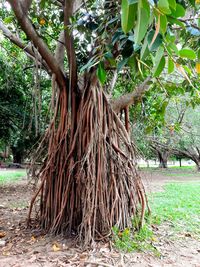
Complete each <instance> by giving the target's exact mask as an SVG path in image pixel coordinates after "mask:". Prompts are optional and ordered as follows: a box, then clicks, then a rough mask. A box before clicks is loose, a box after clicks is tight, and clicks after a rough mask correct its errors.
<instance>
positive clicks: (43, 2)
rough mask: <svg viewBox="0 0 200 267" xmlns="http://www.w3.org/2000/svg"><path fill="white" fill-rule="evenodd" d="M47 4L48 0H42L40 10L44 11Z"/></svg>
mask: <svg viewBox="0 0 200 267" xmlns="http://www.w3.org/2000/svg"><path fill="white" fill-rule="evenodd" d="M45 4H46V0H41V1H40V8H41V9H44V8H45Z"/></svg>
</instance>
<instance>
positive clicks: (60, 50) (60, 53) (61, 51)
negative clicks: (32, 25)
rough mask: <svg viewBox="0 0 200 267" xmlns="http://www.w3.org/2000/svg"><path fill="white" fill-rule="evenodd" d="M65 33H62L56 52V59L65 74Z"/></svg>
mask: <svg viewBox="0 0 200 267" xmlns="http://www.w3.org/2000/svg"><path fill="white" fill-rule="evenodd" d="M64 43H65V33H64V31H62V32H61V33H60V36H59V39H58V43H57V47H56V52H55V58H56V60H57V62H58V65H59V66H60V68H61V70H62V71H63V72H64V56H65V46H64Z"/></svg>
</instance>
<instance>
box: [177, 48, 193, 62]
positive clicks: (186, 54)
mask: <svg viewBox="0 0 200 267" xmlns="http://www.w3.org/2000/svg"><path fill="white" fill-rule="evenodd" d="M179 56H180V57H183V58H188V59H192V60H193V59H196V54H195V52H194V51H193V50H192V49H187V48H184V49H181V50H180V51H179Z"/></svg>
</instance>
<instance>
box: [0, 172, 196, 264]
mask: <svg viewBox="0 0 200 267" xmlns="http://www.w3.org/2000/svg"><path fill="white" fill-rule="evenodd" d="M143 177H144V182H145V185H146V187H147V189H148V190H149V191H157V190H162V186H163V185H164V184H165V183H167V182H174V181H179V182H180V181H185V182H186V181H198V180H199V179H200V176H199V175H198V174H197V175H196V176H195V175H194V176H182V177H181V176H178V177H177V176H167V175H166V174H165V173H162V172H143ZM32 194H33V192H32V189H31V187H30V186H27V180H26V179H24V180H21V181H19V182H15V183H13V184H12V185H11V184H6V185H0V199H1V202H0V267H11V266H12V267H24V266H26V267H41V266H42V267H53V266H55V267H59V266H61V267H62V266H72V267H73V266H80V267H81V266H88V267H89V266H90V267H96V266H107V267H111V266H118V267H120V266H121V267H125V266H128V267H131V266H136V267H137V266H138V267H139V266H144V267H153V266H155V267H156V266H157V267H158V266H159V267H161V266H163V267H165V266H166V267H167V266H174V267H178V266H184V267H186V266H194V267H200V241H199V240H196V239H195V238H194V237H193V236H178V237H177V238H176V240H175V239H173V238H171V236H170V235H171V233H170V230H169V229H170V228H169V227H168V225H167V224H166V225H161V226H159V227H157V226H155V233H156V237H157V239H156V240H154V241H152V242H153V245H154V246H155V247H156V248H157V250H158V251H159V252H160V255H161V256H160V257H158V256H155V255H153V254H152V253H150V252H143V253H139V252H134V253H126V254H124V253H120V252H119V251H116V250H115V249H114V248H112V245H111V243H106V244H103V243H101V242H99V243H95V244H93V246H92V249H90V250H82V249H81V248H79V247H77V246H76V245H75V243H74V242H73V240H69V239H65V238H63V237H53V236H45V235H44V234H43V233H41V232H39V231H37V230H35V229H26V218H27V213H28V208H29V202H30V198H31V196H32ZM4 235H5V236H4ZM4 243H5V244H4Z"/></svg>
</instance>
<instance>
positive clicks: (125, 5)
mask: <svg viewBox="0 0 200 267" xmlns="http://www.w3.org/2000/svg"><path fill="white" fill-rule="evenodd" d="M136 12H137V4H129V1H128V0H122V4H121V24H122V30H123V31H124V33H128V32H129V31H130V30H131V29H132V28H133V26H134V22H135V16H136Z"/></svg>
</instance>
